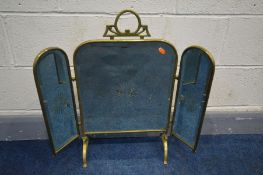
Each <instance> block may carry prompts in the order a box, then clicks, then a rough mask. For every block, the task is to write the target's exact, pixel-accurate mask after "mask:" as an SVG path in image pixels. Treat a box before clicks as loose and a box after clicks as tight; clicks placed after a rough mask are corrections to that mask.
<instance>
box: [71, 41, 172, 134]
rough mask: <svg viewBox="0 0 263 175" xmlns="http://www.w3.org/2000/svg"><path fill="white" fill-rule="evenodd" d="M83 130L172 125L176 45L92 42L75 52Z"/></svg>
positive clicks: (142, 42) (156, 42)
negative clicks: (170, 121)
mask: <svg viewBox="0 0 263 175" xmlns="http://www.w3.org/2000/svg"><path fill="white" fill-rule="evenodd" d="M74 66H75V73H76V83H77V88H78V93H79V94H78V96H79V102H80V114H81V119H82V122H83V127H84V132H85V133H87V132H108V131H109V132H111V131H133V130H161V129H162V130H163V129H166V128H167V123H168V119H169V114H170V111H171V109H170V108H171V107H170V102H171V100H172V98H171V96H172V91H173V83H174V75H175V72H176V66H177V53H176V50H175V48H174V47H173V46H172V45H171V44H168V43H167V42H164V41H147V40H144V41H134V40H130V41H129V40H127V41H123V40H122V41H120V40H117V41H93V42H86V43H84V44H82V45H81V46H79V47H78V48H77V49H76V51H75V54H74Z"/></svg>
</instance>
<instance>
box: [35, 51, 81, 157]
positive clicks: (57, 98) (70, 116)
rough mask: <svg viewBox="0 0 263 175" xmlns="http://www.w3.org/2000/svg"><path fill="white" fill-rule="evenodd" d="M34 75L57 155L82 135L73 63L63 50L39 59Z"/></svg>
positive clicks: (45, 52) (40, 54) (49, 52)
mask: <svg viewBox="0 0 263 175" xmlns="http://www.w3.org/2000/svg"><path fill="white" fill-rule="evenodd" d="M33 72H34V78H35V83H36V86H37V91H38V95H39V100H40V104H41V108H42V112H43V116H44V121H45V124H46V128H47V132H48V136H49V140H50V142H51V146H52V149H53V153H54V154H56V153H57V152H59V151H60V150H62V149H63V148H64V147H65V146H67V145H68V144H69V143H71V142H72V141H73V140H75V139H76V138H77V137H78V136H79V131H78V127H77V113H76V109H75V101H74V95H73V89H72V83H71V74H70V67H69V61H68V58H67V55H66V53H65V52H64V51H63V50H61V49H59V48H47V49H44V50H43V51H41V52H40V53H39V54H38V56H37V57H36V58H35V61H34V64H33Z"/></svg>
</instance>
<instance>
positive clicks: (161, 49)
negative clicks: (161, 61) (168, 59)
mask: <svg viewBox="0 0 263 175" xmlns="http://www.w3.org/2000/svg"><path fill="white" fill-rule="evenodd" d="M159 53H160V54H162V55H165V54H166V50H164V49H163V48H161V47H160V48H159Z"/></svg>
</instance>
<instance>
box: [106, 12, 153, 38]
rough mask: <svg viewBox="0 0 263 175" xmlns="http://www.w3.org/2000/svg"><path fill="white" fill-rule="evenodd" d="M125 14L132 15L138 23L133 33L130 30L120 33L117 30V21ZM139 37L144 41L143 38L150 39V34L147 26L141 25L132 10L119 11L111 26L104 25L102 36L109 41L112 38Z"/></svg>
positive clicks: (137, 16)
mask: <svg viewBox="0 0 263 175" xmlns="http://www.w3.org/2000/svg"><path fill="white" fill-rule="evenodd" d="M125 13H131V14H133V15H134V16H135V17H136V19H137V22H138V26H137V28H136V29H135V31H131V30H130V29H125V31H124V32H122V31H121V30H120V29H119V28H118V25H117V24H118V21H119V19H120V17H121V15H123V14H125ZM137 36H138V37H140V38H141V39H144V37H150V36H151V34H150V32H149V30H148V26H147V25H142V23H141V18H140V17H139V15H138V14H137V13H136V12H134V11H132V10H123V11H121V12H120V13H119V14H118V15H117V17H116V18H115V21H114V24H113V25H106V30H105V32H104V34H103V37H110V39H114V37H137Z"/></svg>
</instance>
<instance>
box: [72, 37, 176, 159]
mask: <svg viewBox="0 0 263 175" xmlns="http://www.w3.org/2000/svg"><path fill="white" fill-rule="evenodd" d="M100 42H108V43H112V42H163V43H166V44H168V45H169V46H171V48H172V49H173V50H174V52H175V58H177V61H175V64H174V68H173V78H172V82H171V94H170V97H169V108H168V116H167V124H166V128H160V129H156V130H126V131H124V130H119V131H96V132H89V131H85V127H84V117H83V107H82V103H81V101H80V94H79V92H80V89H79V83H78V82H79V76H78V73H77V71H76V70H77V68H76V52H77V50H78V49H79V48H80V47H81V46H83V45H86V44H90V43H100ZM177 64H178V53H177V50H176V48H175V47H174V46H173V45H172V44H171V43H170V42H168V41H165V40H162V39H125V40H88V41H84V42H82V43H81V44H80V45H79V46H78V47H77V48H76V49H75V52H74V55H73V65H74V71H75V78H76V86H77V94H78V100H79V109H80V120H81V127H82V131H83V133H82V134H83V135H86V136H87V137H88V136H89V135H96V134H125V133H149V132H155V133H160V134H166V135H167V134H168V131H169V127H170V120H171V113H172V102H173V100H172V99H173V93H174V92H173V91H174V83H175V79H176V70H177ZM165 152H166V150H165V147H164V153H165ZM83 164H84V162H83Z"/></svg>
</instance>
